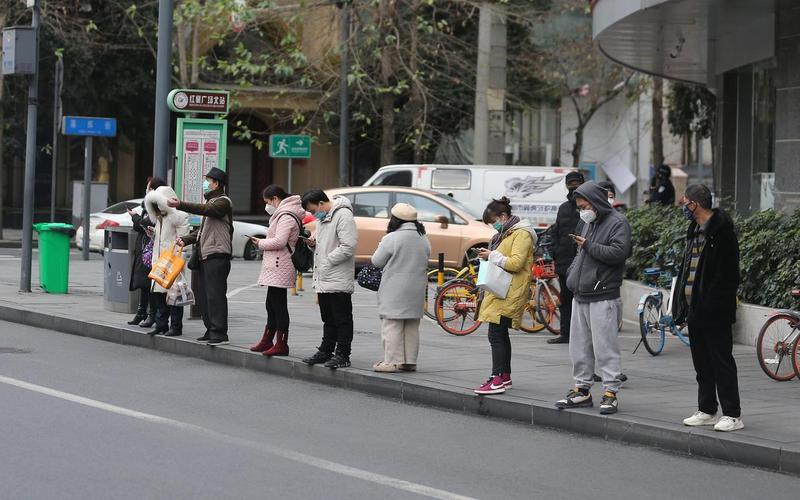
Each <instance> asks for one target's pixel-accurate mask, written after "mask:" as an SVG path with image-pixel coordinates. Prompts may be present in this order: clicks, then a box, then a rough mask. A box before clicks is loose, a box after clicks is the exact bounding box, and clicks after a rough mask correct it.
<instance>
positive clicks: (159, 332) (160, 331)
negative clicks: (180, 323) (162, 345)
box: [147, 327, 169, 337]
mask: <svg viewBox="0 0 800 500" xmlns="http://www.w3.org/2000/svg"><path fill="white" fill-rule="evenodd" d="M168 331H169V329H167V328H159V327H155V329H153V330H150V331H149V332H147V334H148V335H150V336H151V337H152V336H154V335H163V334H165V333H167V332H168Z"/></svg>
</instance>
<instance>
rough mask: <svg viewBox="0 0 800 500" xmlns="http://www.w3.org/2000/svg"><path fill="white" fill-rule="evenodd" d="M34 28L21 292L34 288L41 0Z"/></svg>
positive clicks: (36, 0)
mask: <svg viewBox="0 0 800 500" xmlns="http://www.w3.org/2000/svg"><path fill="white" fill-rule="evenodd" d="M31 27H32V28H33V30H34V37H35V40H36V42H35V45H36V49H35V52H36V53H35V56H34V61H35V62H34V69H33V75H32V76H31V79H30V81H29V82H28V123H27V134H26V140H25V190H24V198H23V204H22V269H20V283H19V291H20V292H30V291H31V260H32V253H33V209H34V206H33V203H34V188H35V186H36V112H37V111H38V108H39V0H34V2H33V18H32V21H31Z"/></svg>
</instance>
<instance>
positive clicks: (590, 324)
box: [556, 182, 631, 415]
mask: <svg viewBox="0 0 800 500" xmlns="http://www.w3.org/2000/svg"><path fill="white" fill-rule="evenodd" d="M575 202H576V204H577V206H578V209H579V210H580V218H581V222H580V223H579V224H578V227H577V230H576V232H577V234H573V235H572V239H573V240H575V243H576V244H577V245H578V254H577V255H576V256H575V260H574V261H573V262H572V266H570V268H569V271H568V273H567V287H568V288H569V289H570V290H571V291H572V293H573V294H575V300H574V301H573V303H572V332H571V336H570V339H569V355H570V358H571V360H572V374H573V377H574V378H575V388H574V389H572V390H570V391H569V393H568V394H567V396H566V397H565V398H564V399H562V400H560V401H558V402H557V403H556V407H557V408H562V409H566V408H582V407H589V406H592V405H593V403H592V395H591V393H590V392H589V390H590V389H591V387H592V384H593V383H594V377H593V375H594V373H595V360H597V368H598V370H597V372H598V373H599V374H600V376H601V377H602V379H603V389H604V394H603V400H602V402H601V403H600V413H601V414H603V415H608V414H612V413H616V412H617V408H618V402H617V392H618V391H619V389H620V387H621V386H622V359H621V358H622V356H621V354H620V350H619V340H618V338H617V335H618V334H619V320H618V318H619V312H618V309H619V307H620V306H619V298H620V287H621V286H622V277H623V274H624V272H625V260H626V259H627V258H628V256H630V253H631V226H630V224H628V220H627V219H626V218H625V216H624V215H622V214H621V213H619V212H617V211H616V210H614V209H613V208H612V207H611V205H609V203H608V192H607V191H606V190H605V189H603V188H601V187H600V186H598V185H597V184H596V183H594V182H587V183H586V184H584V185H582V186H581V187H579V188H578V189H577V190H576V191H575Z"/></svg>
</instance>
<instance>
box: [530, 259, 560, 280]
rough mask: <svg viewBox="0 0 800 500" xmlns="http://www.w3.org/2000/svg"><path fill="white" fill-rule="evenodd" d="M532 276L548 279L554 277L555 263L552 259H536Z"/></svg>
mask: <svg viewBox="0 0 800 500" xmlns="http://www.w3.org/2000/svg"><path fill="white" fill-rule="evenodd" d="M533 276H534V277H536V278H537V279H543V280H549V279H553V278H555V277H556V263H555V262H554V261H552V260H544V259H537V260H536V262H535V263H534V264H533Z"/></svg>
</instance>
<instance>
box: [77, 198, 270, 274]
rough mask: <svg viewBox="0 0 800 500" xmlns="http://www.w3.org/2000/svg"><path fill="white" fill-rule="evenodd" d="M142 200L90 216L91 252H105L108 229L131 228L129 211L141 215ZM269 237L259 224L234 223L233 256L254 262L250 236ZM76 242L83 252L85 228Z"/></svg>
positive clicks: (254, 249) (125, 203) (255, 257)
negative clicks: (104, 235) (105, 237)
mask: <svg viewBox="0 0 800 500" xmlns="http://www.w3.org/2000/svg"><path fill="white" fill-rule="evenodd" d="M141 207H142V199H141V198H139V199H135V200H126V201H121V202H119V203H115V204H113V205H111V206H110V207H107V208H105V209H103V210H101V211H100V212H95V213H93V214H90V219H89V225H90V227H91V228H92V231H91V232H90V233H89V250H91V251H92V252H102V251H103V234H104V232H105V228H107V227H131V226H133V221H132V220H131V216H130V215H128V209H131V210H133V211H134V212H137V213H141V210H142V208H141ZM266 235H267V228H266V227H264V226H261V225H259V224H250V223H248V222H240V221H237V220H234V221H233V256H234V257H242V258H244V259H245V260H254V259H257V258H258V257H259V251H258V249H257V248H256V247H255V245H253V242H252V241H250V238H248V236H257V237H259V238H263V237H264V236H266ZM75 242H76V243H77V245H78V248H79V249H81V250H83V226H80V227H78V229H77V231H76V233H75Z"/></svg>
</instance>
